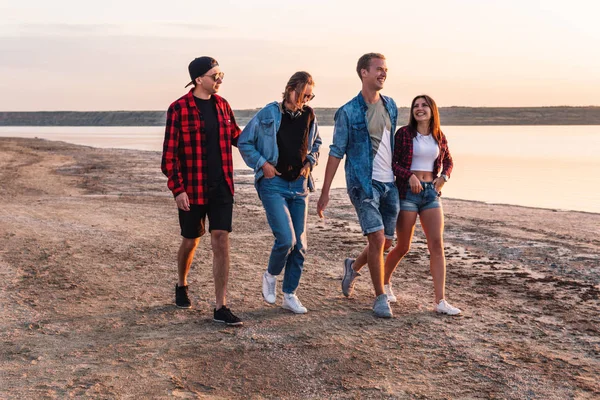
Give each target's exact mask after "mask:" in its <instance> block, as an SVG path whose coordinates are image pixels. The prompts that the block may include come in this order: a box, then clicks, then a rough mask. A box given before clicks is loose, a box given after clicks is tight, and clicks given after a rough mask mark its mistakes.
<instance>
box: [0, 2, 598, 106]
mask: <svg viewBox="0 0 600 400" xmlns="http://www.w3.org/2000/svg"><path fill="white" fill-rule="evenodd" d="M598 16H600V5H598V3H596V2H592V1H589V0H586V1H582V0H571V1H563V0H561V1H556V0H548V1H546V0H543V1H532V0H519V1H516V0H503V1H494V2H492V1H483V0H477V1H475V0H429V1H421V2H418V1H410V2H406V1H399V0H396V1H364V0H361V1H353V0H346V1H324V0H318V1H317V0H304V1H302V2H299V1H281V0H279V1H271V0H268V1H267V0H260V1H256V0H245V1H227V0H219V1H217V0H215V1H187V0H179V1H172V2H164V1H161V2H158V1H152V0H145V1H139V0H120V1H113V0H103V1H98V2H89V3H88V2H86V1H70V0H57V1H41V0H32V1H28V2H14V1H10V2H9V1H7V0H0V54H1V57H0V93H1V95H0V111H37V110H162V109H166V107H167V106H168V105H169V103H170V102H171V101H173V100H174V99H176V98H177V97H179V96H181V95H183V94H185V93H186V89H184V85H185V84H186V83H187V82H188V81H189V75H188V72H187V65H188V63H189V62H190V60H192V59H193V58H194V57H197V56H201V55H211V56H213V57H215V58H216V59H217V60H218V61H219V63H220V65H221V69H222V70H223V71H224V72H225V74H226V76H225V81H224V83H223V85H222V86H221V91H220V94H222V95H223V96H224V97H226V98H227V99H228V100H229V102H230V103H231V105H232V107H233V108H236V109H242V108H255V107H262V106H263V105H264V104H265V103H267V102H269V101H272V100H274V99H277V98H279V96H280V93H281V92H282V91H283V87H284V85H285V83H286V81H287V79H288V78H289V76H290V75H291V74H292V73H294V72H295V71H298V70H306V71H308V72H310V73H311V74H312V75H313V77H314V79H315V81H316V87H315V90H314V92H315V93H316V95H317V96H316V98H315V99H314V100H313V102H312V105H313V106H315V107H338V106H340V105H342V104H343V103H345V102H346V101H347V100H348V99H349V98H351V97H353V96H354V95H355V94H356V93H357V92H358V90H359V89H360V81H359V79H358V76H357V75H356V72H355V67H356V61H357V59H358V57H360V56H361V55H362V54H363V53H366V52H371V51H374V52H381V53H383V54H385V55H386V57H387V64H388V68H389V75H388V80H387V82H386V87H385V89H384V91H383V93H385V94H388V95H390V96H392V97H394V98H395V99H396V102H397V103H398V105H400V106H407V105H408V103H409V102H410V100H411V99H412V97H414V96H415V95H416V94H419V93H428V94H430V95H432V96H433V97H434V98H435V99H436V100H437V102H438V104H439V105H441V106H452V105H465V106H552V105H600V50H599V48H600V23H599V22H598V21H597V18H598Z"/></svg>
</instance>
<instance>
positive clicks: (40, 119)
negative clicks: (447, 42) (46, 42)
mask: <svg viewBox="0 0 600 400" xmlns="http://www.w3.org/2000/svg"><path fill="white" fill-rule="evenodd" d="M257 111H258V109H253V110H235V111H234V112H235V116H236V119H237V122H238V124H239V125H246V124H247V123H248V121H249V120H250V118H252V116H253V115H254V114H256V112H257ZM335 111H336V109H335V108H315V112H316V114H317V119H318V121H319V124H321V125H333V116H334V114H335ZM398 111H399V116H398V125H404V124H406V122H407V121H408V115H409V114H408V108H407V107H402V108H399V109H398ZM165 115H166V113H165V112H164V111H82V112H79V111H48V112H46V111H44V112H42V111H40V112H0V126H159V125H164V123H165ZM440 115H441V120H442V125H600V107H442V108H440Z"/></svg>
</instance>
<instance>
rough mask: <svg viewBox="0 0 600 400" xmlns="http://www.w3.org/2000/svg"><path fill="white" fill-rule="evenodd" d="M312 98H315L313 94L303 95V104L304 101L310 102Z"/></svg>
mask: <svg viewBox="0 0 600 400" xmlns="http://www.w3.org/2000/svg"><path fill="white" fill-rule="evenodd" d="M314 98H315V94H314V93H311V94H305V95H304V101H305V102H306V101H311V100H312V99H314Z"/></svg>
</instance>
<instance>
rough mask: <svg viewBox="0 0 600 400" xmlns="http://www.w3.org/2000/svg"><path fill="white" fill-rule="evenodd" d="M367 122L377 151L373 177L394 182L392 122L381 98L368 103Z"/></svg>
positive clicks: (381, 180)
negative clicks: (373, 102)
mask: <svg viewBox="0 0 600 400" xmlns="http://www.w3.org/2000/svg"><path fill="white" fill-rule="evenodd" d="M367 124H368V129H369V136H371V143H372V144H373V152H374V153H375V157H374V159H373V179H375V180H376V181H379V182H385V183H389V182H394V172H393V171H392V145H391V141H390V135H391V132H390V130H391V129H392V124H391V121H390V116H389V114H388V112H387V109H386V108H385V105H384V104H383V100H381V98H379V101H378V102H377V103H375V104H368V103H367Z"/></svg>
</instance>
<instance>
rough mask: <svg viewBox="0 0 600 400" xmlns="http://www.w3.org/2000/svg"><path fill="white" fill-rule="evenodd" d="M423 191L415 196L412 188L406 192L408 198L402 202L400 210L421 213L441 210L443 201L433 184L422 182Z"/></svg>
mask: <svg viewBox="0 0 600 400" xmlns="http://www.w3.org/2000/svg"><path fill="white" fill-rule="evenodd" d="M421 186H422V187H423V190H421V193H419V194H414V193H413V192H412V190H410V186H409V187H408V189H407V190H406V198H405V199H401V200H400V209H401V210H402V211H415V212H421V211H423V210H427V209H430V208H441V207H442V199H440V195H439V193H438V192H437V191H436V190H435V187H434V186H433V183H432V182H421Z"/></svg>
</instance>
